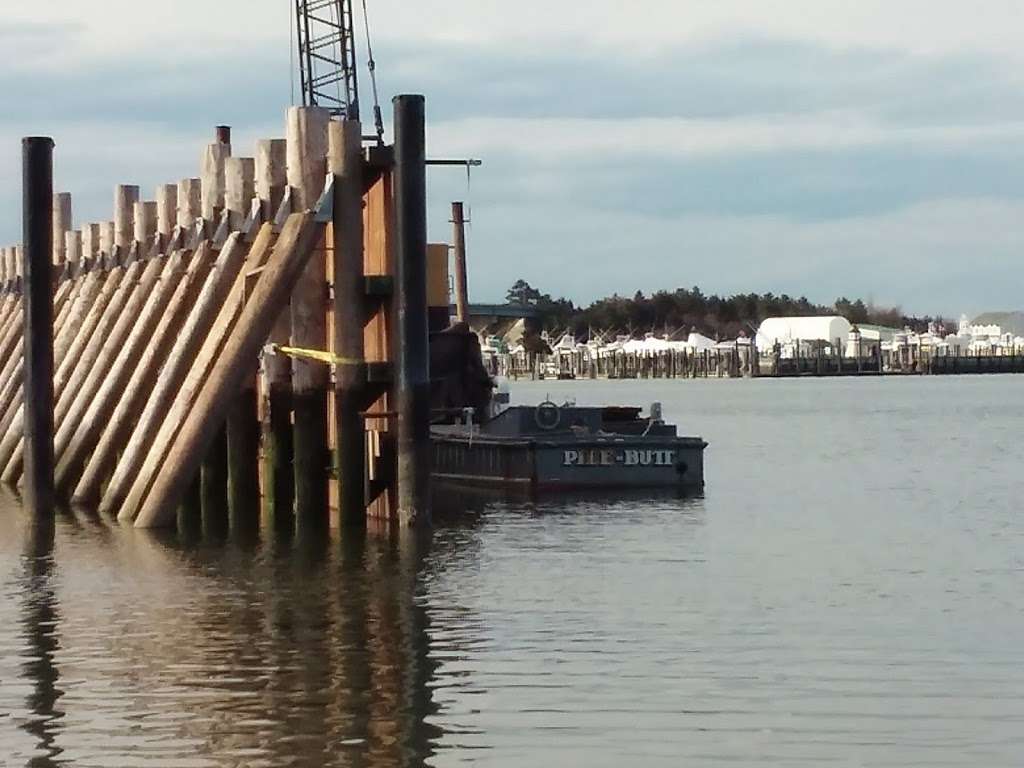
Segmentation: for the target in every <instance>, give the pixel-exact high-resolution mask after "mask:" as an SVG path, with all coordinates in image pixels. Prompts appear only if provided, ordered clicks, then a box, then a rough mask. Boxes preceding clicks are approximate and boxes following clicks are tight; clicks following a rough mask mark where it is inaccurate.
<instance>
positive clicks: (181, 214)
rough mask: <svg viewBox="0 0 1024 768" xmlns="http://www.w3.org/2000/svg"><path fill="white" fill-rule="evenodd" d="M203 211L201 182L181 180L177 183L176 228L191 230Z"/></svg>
mask: <svg viewBox="0 0 1024 768" xmlns="http://www.w3.org/2000/svg"><path fill="white" fill-rule="evenodd" d="M202 211H203V182H202V180H201V179H182V180H181V181H179V182H178V226H179V227H181V228H182V229H183V230H186V231H188V230H191V229H192V228H194V227H195V225H196V219H198V218H199V217H200V216H201V215H202Z"/></svg>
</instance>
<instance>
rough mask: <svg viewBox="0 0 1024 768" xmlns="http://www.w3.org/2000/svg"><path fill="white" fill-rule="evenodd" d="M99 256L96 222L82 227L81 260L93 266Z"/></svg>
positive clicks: (98, 232) (98, 226)
mask: <svg viewBox="0 0 1024 768" xmlns="http://www.w3.org/2000/svg"><path fill="white" fill-rule="evenodd" d="M99 256H100V225H99V223H98V222H93V223H91V224H84V225H83V226H82V258H83V259H85V260H87V261H88V263H89V264H95V263H96V260H97V259H99Z"/></svg>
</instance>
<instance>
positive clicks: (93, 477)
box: [72, 242, 215, 505]
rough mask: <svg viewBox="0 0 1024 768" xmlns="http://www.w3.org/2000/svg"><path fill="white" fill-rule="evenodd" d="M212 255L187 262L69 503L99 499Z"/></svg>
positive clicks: (204, 248) (202, 250)
mask: <svg viewBox="0 0 1024 768" xmlns="http://www.w3.org/2000/svg"><path fill="white" fill-rule="evenodd" d="M214 258H215V254H214V252H213V250H212V249H211V248H210V246H209V243H208V242H203V243H202V244H200V246H199V249H198V250H197V251H196V253H195V254H194V255H193V256H192V258H191V259H189V263H188V269H187V270H186V272H185V276H184V278H183V279H182V280H181V281H179V283H178V285H177V287H176V288H175V290H174V294H173V295H172V296H171V298H170V300H169V301H168V302H167V308H166V311H165V312H164V313H163V314H162V315H161V317H160V322H159V323H158V325H157V327H156V330H154V331H153V334H152V336H151V337H150V339H149V340H148V342H147V343H146V345H145V348H144V350H143V352H142V355H141V357H140V359H139V362H138V365H137V366H136V368H135V372H134V373H133V374H132V376H131V378H130V379H129V381H128V383H127V384H126V385H125V387H124V393H123V394H122V395H121V398H120V400H119V401H118V402H117V406H116V407H115V408H114V411H113V412H112V413H111V414H110V417H109V418H108V419H106V420H105V422H104V424H105V426H104V427H103V432H102V434H101V435H100V436H99V440H98V441H97V443H96V447H95V449H94V450H93V453H92V456H91V457H90V458H89V461H88V463H87V465H86V467H85V471H84V472H83V473H82V477H81V479H80V480H79V482H78V485H77V486H76V487H75V492H74V495H73V496H72V501H73V502H74V503H76V504H90V505H91V504H95V503H97V502H98V501H99V499H100V489H101V487H102V484H103V483H104V482H106V480H107V479H108V477H109V476H110V475H111V474H112V472H113V470H114V467H115V464H116V461H117V455H118V453H119V452H121V451H123V450H124V448H125V446H126V444H127V442H128V439H129V437H130V436H131V430H132V426H133V425H134V424H135V422H136V421H137V420H138V418H139V417H140V416H141V414H142V411H143V408H144V407H145V404H146V401H147V398H148V397H149V394H150V392H151V391H152V389H153V387H154V385H155V384H156V380H157V375H158V374H159V372H160V368H161V366H162V365H163V364H164V361H165V360H166V359H167V358H168V355H169V354H170V352H171V350H172V349H173V347H174V343H175V340H176V339H177V338H178V336H179V334H180V333H181V331H182V330H183V326H184V324H185V320H186V317H187V316H188V313H189V311H190V310H191V308H192V307H193V306H194V304H195V302H196V300H197V297H198V295H199V292H200V289H201V288H202V286H203V284H204V283H205V281H206V280H207V279H208V275H209V274H210V271H211V269H212V268H213V264H214Z"/></svg>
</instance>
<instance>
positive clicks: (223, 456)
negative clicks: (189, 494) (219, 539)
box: [175, 418, 228, 533]
mask: <svg viewBox="0 0 1024 768" xmlns="http://www.w3.org/2000/svg"><path fill="white" fill-rule="evenodd" d="M217 423H218V428H217V430H216V432H214V435H213V439H212V440H211V441H210V444H209V445H208V446H207V447H206V452H205V455H204V457H203V460H202V462H201V464H200V475H199V477H200V484H199V505H200V509H201V511H202V516H203V530H204V532H205V531H208V532H211V533H221V532H223V531H226V530H227V528H228V434H227V424H226V422H225V420H224V419H223V418H218V419H217ZM183 490H184V489H183ZM182 497H184V494H183V495H182ZM180 503H181V500H180V499H178V500H176V503H175V507H177V505H178V504H180Z"/></svg>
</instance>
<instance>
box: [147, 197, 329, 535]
mask: <svg viewBox="0 0 1024 768" xmlns="http://www.w3.org/2000/svg"><path fill="white" fill-rule="evenodd" d="M322 236H323V225H322V224H318V223H316V222H315V221H314V219H313V216H311V215H310V214H292V215H291V216H290V217H289V219H288V222H287V223H286V224H285V227H284V228H283V230H282V232H281V236H280V237H279V238H278V241H277V243H276V245H275V246H274V249H273V253H272V254H271V255H270V257H269V259H268V260H267V262H266V266H265V267H264V269H263V270H262V272H261V273H260V275H259V277H258V278H257V280H256V285H255V287H254V288H253V291H252V295H251V297H250V298H249V300H248V301H247V302H246V303H245V307H244V309H242V311H241V314H240V316H239V317H238V319H237V323H236V325H235V327H234V332H233V333H231V334H230V335H229V336H228V338H227V339H226V343H225V344H224V346H223V349H222V350H221V354H220V355H219V356H218V357H217V359H216V362H215V363H214V365H213V366H212V368H211V370H210V372H209V375H208V376H207V377H206V379H205V381H204V383H203V385H202V388H201V391H200V392H199V397H198V398H197V399H196V401H195V403H194V404H193V406H192V407H191V408H190V409H189V410H188V411H187V412H186V413H185V414H183V416H184V418H183V422H182V424H181V428H180V430H179V432H178V435H177V437H176V439H175V440H174V441H173V445H172V446H171V447H170V451H169V452H168V454H167V457H166V460H165V461H163V462H162V467H161V470H160V471H159V472H157V473H156V476H155V479H154V482H153V485H152V487H151V489H150V491H149V493H148V494H147V498H146V500H145V506H144V507H143V509H142V512H141V513H140V514H139V516H138V518H137V519H136V521H135V525H136V527H156V526H162V525H169V524H171V523H173V522H174V515H175V510H176V509H177V506H178V504H179V502H180V501H181V499H182V497H183V494H184V493H185V489H186V488H187V486H188V484H189V482H190V481H191V479H192V477H194V475H195V473H196V471H197V470H198V468H199V463H200V461H201V457H202V456H203V455H204V454H205V453H206V451H207V449H208V448H209V446H210V444H211V443H212V442H213V440H214V439H215V437H216V434H217V432H218V430H219V429H220V427H221V426H222V425H223V419H222V418H218V416H219V415H222V414H224V413H225V409H226V407H227V405H228V404H229V403H230V401H231V398H233V397H234V396H235V394H236V393H237V391H238V388H239V386H240V385H241V383H242V380H243V379H244V378H245V377H246V376H248V375H250V374H251V373H253V371H254V370H255V368H254V366H255V363H256V356H257V354H258V352H259V350H260V348H261V347H262V345H263V343H264V340H265V339H266V338H267V334H268V333H270V328H271V326H272V325H273V323H274V320H275V319H276V315H277V312H278V311H280V307H281V306H282V305H283V303H284V300H285V299H286V297H287V296H288V295H289V293H290V292H291V291H292V290H293V288H294V286H295V284H296V282H297V281H298V279H299V276H300V273H301V272H302V271H303V269H304V268H305V266H306V263H307V262H308V261H309V259H310V256H311V255H312V254H313V253H314V251H315V250H316V248H317V246H318V245H319V242H320V239H321V237H322Z"/></svg>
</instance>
